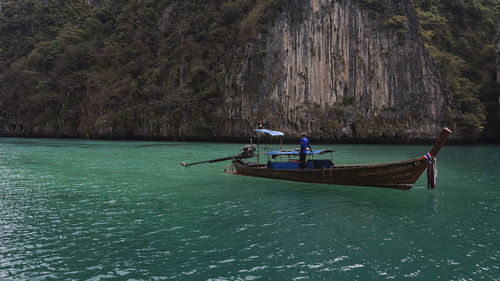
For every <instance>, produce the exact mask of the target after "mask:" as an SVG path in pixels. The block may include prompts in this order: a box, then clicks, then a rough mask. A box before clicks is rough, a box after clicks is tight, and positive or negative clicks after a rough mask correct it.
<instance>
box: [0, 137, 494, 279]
mask: <svg viewBox="0 0 500 281" xmlns="http://www.w3.org/2000/svg"><path fill="white" fill-rule="evenodd" d="M312 146H313V148H314V149H320V148H325V145H315V144H314V143H313V144H312ZM241 147H242V145H241V144H216V143H182V142H139V141H88V140H51V139H15V138H0V279H1V280H385V279H396V280H500V269H499V267H500V232H499V231H500V167H499V166H500V165H499V164H500V146H449V145H446V146H444V147H443V149H442V150H441V152H440V154H439V155H438V158H437V159H438V161H437V163H438V186H437V189H435V190H428V189H427V180H426V179H425V175H422V176H421V178H420V179H419V181H418V182H417V183H416V184H415V186H414V187H413V188H412V189H411V190H410V191H400V190H391V189H379V188H369V187H348V186H329V185H319V184H305V183H296V182H287V181H278V180H268V179H259V178H252V177H245V176H238V175H230V174H225V173H224V167H225V166H226V165H227V164H228V163H227V162H222V163H213V164H201V165H196V166H192V167H190V168H184V167H182V166H181V165H179V163H180V162H181V161H186V162H195V161H201V160H208V159H212V158H219V157H225V156H229V155H231V154H236V153H238V152H239V151H240V149H241ZM271 148H273V147H271ZM287 148H293V146H287ZM328 148H330V149H335V150H336V151H337V152H336V153H335V154H334V162H335V163H337V164H346V163H351V164H354V163H377V162H385V161H398V160H404V159H407V158H412V157H416V156H422V155H423V154H425V153H426V152H427V151H429V150H430V146H403V145H334V144H333V145H329V146H328Z"/></svg>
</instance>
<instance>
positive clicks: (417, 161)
mask: <svg viewBox="0 0 500 281" xmlns="http://www.w3.org/2000/svg"><path fill="white" fill-rule="evenodd" d="M233 165H234V167H235V169H236V172H235V174H239V175H245V176H253V177H262V178H270V179H281V180H290V181H299V182H308V183H322V184H332V185H352V186H373V187H384V188H396V189H404V190H408V189H410V188H411V187H412V186H413V184H415V182H416V181H417V180H418V178H419V177H420V175H421V174H422V173H423V172H424V171H425V169H426V168H427V165H428V164H427V160H426V159H425V157H424V156H422V157H418V158H414V159H411V160H406V161H401V162H390V163H382V164H363V165H343V166H333V167H331V168H329V169H303V170H300V169H298V170H296V169H294V170H288V169H287V170H285V169H283V170H282V169H269V168H268V167H267V165H265V164H257V163H252V162H244V161H242V160H233Z"/></svg>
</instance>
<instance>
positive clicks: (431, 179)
mask: <svg viewBox="0 0 500 281" xmlns="http://www.w3.org/2000/svg"><path fill="white" fill-rule="evenodd" d="M425 159H427V163H428V164H429V166H428V167H427V189H430V188H433V189H434V188H436V182H437V162H436V157H433V156H432V154H431V153H430V152H429V153H427V154H425Z"/></svg>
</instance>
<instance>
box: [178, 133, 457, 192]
mask: <svg viewBox="0 0 500 281" xmlns="http://www.w3.org/2000/svg"><path fill="white" fill-rule="evenodd" d="M257 131H260V132H263V133H268V134H270V135H273V134H274V135H282V133H280V132H277V131H271V130H257ZM450 133H451V131H450V130H449V129H448V128H444V129H443V130H442V131H441V134H440V135H439V137H438V138H437V140H436V142H435V143H434V146H433V147H432V149H431V150H430V151H429V152H428V153H427V154H425V155H423V156H419V157H415V158H413V159H409V160H404V161H398V162H387V163H379V164H358V165H335V164H334V163H333V162H332V161H331V160H324V159H309V160H307V162H306V167H305V168H304V169H299V161H297V160H294V159H293V158H292V159H291V158H290V156H295V155H296V156H298V155H299V152H298V151H289V150H287V151H283V150H278V151H270V152H267V153H265V155H268V156H270V157H271V158H277V157H280V158H281V157H282V156H288V161H271V160H269V161H267V163H259V161H257V162H249V161H245V160H244V159H247V158H253V157H259V156H260V154H259V153H255V146H254V145H247V146H245V148H244V149H243V150H242V152H241V153H240V154H238V155H234V156H231V157H226V158H220V159H215V160H217V161H223V160H231V161H232V163H231V166H230V168H229V169H226V173H231V174H237V175H245V176H252V177H262V178H270V179H280V180H289V181H298V182H308V183H321V184H332V185H349V186H371V187H383V188H395V189H403V190H408V189H410V188H412V186H413V185H414V184H415V182H416V181H417V180H418V178H419V177H420V175H421V174H422V173H423V172H424V171H425V169H427V177H428V188H435V186H436V168H435V162H436V156H437V154H438V153H439V150H440V149H441V147H442V146H443V145H444V144H445V142H446V140H447V139H448V136H449V134H450ZM333 152H334V151H333V150H314V151H308V152H307V156H310V157H313V156H314V155H321V154H326V153H333ZM210 161H211V162H210ZM206 162H210V163H212V162H216V161H214V160H209V161H202V162H197V163H193V164H185V163H184V162H183V163H181V164H182V165H183V166H185V167H189V166H190V165H194V164H199V163H206Z"/></svg>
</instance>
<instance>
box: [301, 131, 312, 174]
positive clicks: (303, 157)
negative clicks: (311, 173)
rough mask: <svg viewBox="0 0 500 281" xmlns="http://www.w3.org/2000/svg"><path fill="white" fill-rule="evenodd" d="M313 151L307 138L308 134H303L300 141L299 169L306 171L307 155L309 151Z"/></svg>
mask: <svg viewBox="0 0 500 281" xmlns="http://www.w3.org/2000/svg"><path fill="white" fill-rule="evenodd" d="M308 148H309V151H313V150H312V148H311V145H310V144H309V140H308V139H307V138H306V133H302V139H301V140H300V165H299V168H301V169H304V168H305V167H306V153H307V149H308Z"/></svg>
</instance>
